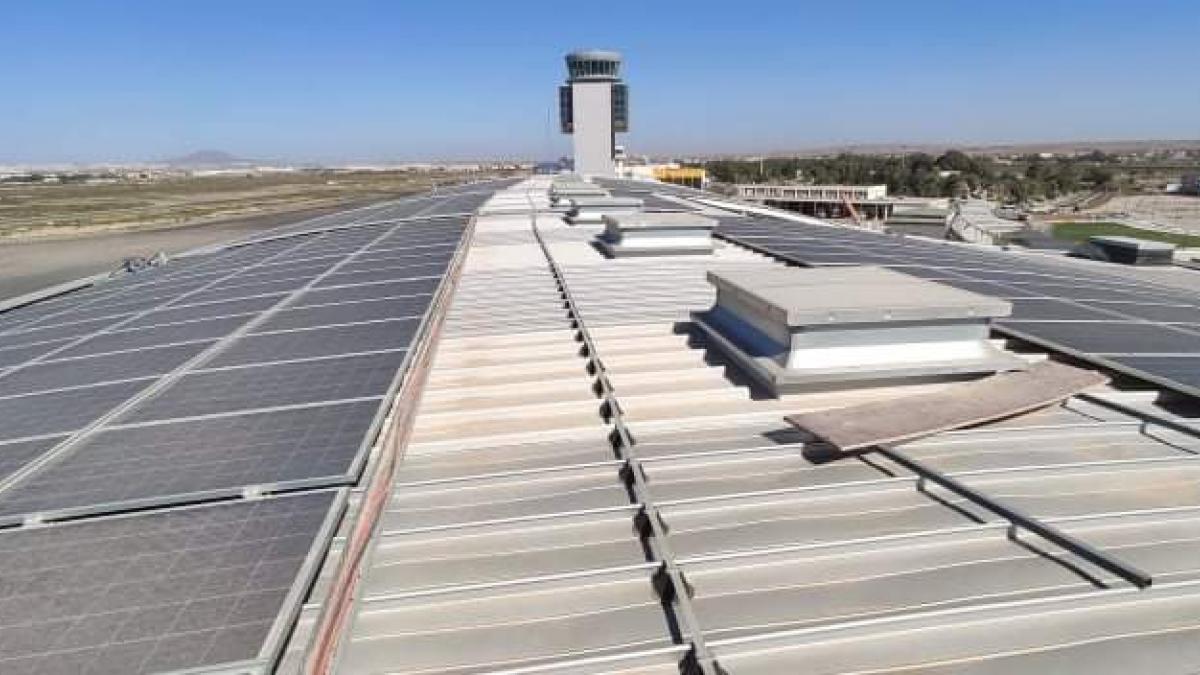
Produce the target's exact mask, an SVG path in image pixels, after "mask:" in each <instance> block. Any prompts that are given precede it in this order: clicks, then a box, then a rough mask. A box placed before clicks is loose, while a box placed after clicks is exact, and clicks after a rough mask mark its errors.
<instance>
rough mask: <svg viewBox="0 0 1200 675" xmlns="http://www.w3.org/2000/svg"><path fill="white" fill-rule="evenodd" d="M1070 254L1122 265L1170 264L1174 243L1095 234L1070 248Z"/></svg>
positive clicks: (1172, 257) (1173, 255) (1173, 254)
mask: <svg viewBox="0 0 1200 675" xmlns="http://www.w3.org/2000/svg"><path fill="white" fill-rule="evenodd" d="M1071 255H1073V256H1076V257H1078V258H1091V259H1093V260H1104V261H1107V262H1114V263H1121V264H1124V265H1170V264H1172V261H1173V259H1174V257H1175V245H1174V244H1167V243H1165V242H1161V241H1152V240H1150V239H1138V238H1136V237H1110V236H1097V237H1089V238H1088V241H1087V243H1086V244H1081V245H1079V246H1077V247H1076V248H1074V249H1072V250H1071Z"/></svg>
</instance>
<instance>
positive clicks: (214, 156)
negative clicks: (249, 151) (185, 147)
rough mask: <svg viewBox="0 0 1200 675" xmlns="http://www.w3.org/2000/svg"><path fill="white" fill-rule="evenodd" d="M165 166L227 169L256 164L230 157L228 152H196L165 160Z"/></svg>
mask: <svg viewBox="0 0 1200 675" xmlns="http://www.w3.org/2000/svg"><path fill="white" fill-rule="evenodd" d="M166 162H167V164H170V165H171V166H177V167H181V168H189V169H194V168H199V167H205V168H227V167H238V166H252V165H254V164H256V162H255V161H254V160H252V159H245V158H243V157H238V156H236V155H231V154H229V153H228V152H224V151H221V150H198V151H196V152H193V153H189V154H187V155H184V156H182V157H172V158H170V159H168V160H166Z"/></svg>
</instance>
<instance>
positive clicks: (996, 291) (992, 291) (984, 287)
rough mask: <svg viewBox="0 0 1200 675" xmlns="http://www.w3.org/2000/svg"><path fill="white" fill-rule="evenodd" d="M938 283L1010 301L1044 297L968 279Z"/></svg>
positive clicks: (1015, 288) (1012, 287)
mask: <svg viewBox="0 0 1200 675" xmlns="http://www.w3.org/2000/svg"><path fill="white" fill-rule="evenodd" d="M938 281H939V282H940V283H943V284H946V285H947V286H953V287H955V288H961V289H963V290H965V291H973V292H975V293H982V294H984V295H990V296H992V297H996V298H1005V299H1008V300H1012V299H1014V298H1040V297H1044V296H1043V295H1042V294H1041V293H1037V292H1035V291H1033V290H1030V289H1025V288H1018V287H1016V286H1007V285H1002V284H991V283H988V282H986V281H972V280H969V279H961V280H960V279H952V278H941V279H938Z"/></svg>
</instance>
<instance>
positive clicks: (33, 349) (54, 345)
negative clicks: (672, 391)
mask: <svg viewBox="0 0 1200 675" xmlns="http://www.w3.org/2000/svg"><path fill="white" fill-rule="evenodd" d="M67 342H68V340H52V341H50V342H43V343H40V344H36V345H29V346H27V347H13V348H11V349H0V368H7V367H9V366H16V365H20V364H22V363H25V362H26V361H28V360H30V359H36V358H37V357H39V356H42V355H43V354H48V353H50V352H52V351H54V350H55V349H58V348H59V347H62V346H63V345H65V344H67Z"/></svg>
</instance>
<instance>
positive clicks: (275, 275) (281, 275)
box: [230, 259, 337, 285]
mask: <svg viewBox="0 0 1200 675" xmlns="http://www.w3.org/2000/svg"><path fill="white" fill-rule="evenodd" d="M335 264H337V259H335V260H333V261H319V262H317V263H315V264H314V263H307V264H303V263H297V264H294V265H278V266H274V267H256V268H254V269H252V270H247V271H246V272H244V273H242V274H239V275H237V276H236V277H234V278H233V279H230V281H231V282H233V281H236V282H237V283H236V285H241V284H250V283H259V282H263V281H288V280H290V279H303V280H306V281H307V280H308V279H312V278H314V277H316V276H317V275H319V274H321V273H322V272H324V271H325V270H327V269H329V268H330V267H332V266H333V265H335ZM230 285H235V284H233V283H231V284H230Z"/></svg>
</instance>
